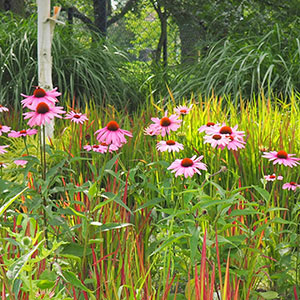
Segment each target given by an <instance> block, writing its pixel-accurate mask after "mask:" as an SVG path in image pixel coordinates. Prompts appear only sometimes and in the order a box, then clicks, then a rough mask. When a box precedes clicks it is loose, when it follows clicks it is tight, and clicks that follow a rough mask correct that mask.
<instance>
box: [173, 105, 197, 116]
mask: <svg viewBox="0 0 300 300" xmlns="http://www.w3.org/2000/svg"><path fill="white" fill-rule="evenodd" d="M192 107H193V104H191V105H190V107H187V106H185V105H179V106H177V107H176V108H174V111H175V113H176V114H177V115H178V116H180V115H187V114H188V113H189V112H190V111H191V109H192Z"/></svg>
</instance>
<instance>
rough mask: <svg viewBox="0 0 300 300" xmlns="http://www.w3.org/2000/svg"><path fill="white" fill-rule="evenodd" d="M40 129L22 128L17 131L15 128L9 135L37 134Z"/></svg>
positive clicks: (16, 136)
mask: <svg viewBox="0 0 300 300" xmlns="http://www.w3.org/2000/svg"><path fill="white" fill-rule="evenodd" d="M37 133H38V131H37V130H36V129H22V130H20V131H15V130H12V131H11V132H10V133H9V134H8V136H9V137H13V138H19V137H24V136H27V135H34V134H37Z"/></svg>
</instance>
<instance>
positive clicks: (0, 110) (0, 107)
mask: <svg viewBox="0 0 300 300" xmlns="http://www.w3.org/2000/svg"><path fill="white" fill-rule="evenodd" d="M4 111H9V109H8V108H7V107H5V106H2V105H0V112H4Z"/></svg>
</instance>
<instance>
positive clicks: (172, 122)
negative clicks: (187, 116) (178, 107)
mask: <svg viewBox="0 0 300 300" xmlns="http://www.w3.org/2000/svg"><path fill="white" fill-rule="evenodd" d="M178 118H179V116H178V115H171V116H170V117H168V112H167V111H166V112H165V115H164V117H163V118H161V119H159V118H151V120H152V121H153V122H154V124H153V125H152V128H154V129H155V130H156V131H157V132H160V134H161V135H162V136H165V135H166V134H170V131H171V130H172V131H176V130H177V129H178V128H179V127H180V124H181V122H182V120H180V119H178Z"/></svg>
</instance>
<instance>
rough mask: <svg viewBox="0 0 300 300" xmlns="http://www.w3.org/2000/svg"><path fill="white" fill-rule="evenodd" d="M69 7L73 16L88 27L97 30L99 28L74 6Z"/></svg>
mask: <svg viewBox="0 0 300 300" xmlns="http://www.w3.org/2000/svg"><path fill="white" fill-rule="evenodd" d="M69 9H70V10H71V12H72V14H73V17H74V18H77V19H79V20H81V21H82V22H83V23H84V24H87V26H88V28H89V29H91V30H93V31H96V32H99V29H98V28H97V27H96V26H95V24H94V22H93V21H92V20H91V19H90V18H89V17H87V16H86V15H85V14H83V13H81V12H80V11H79V10H78V9H77V8H76V7H75V6H71V7H70V8H69Z"/></svg>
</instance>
